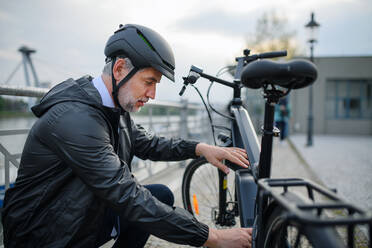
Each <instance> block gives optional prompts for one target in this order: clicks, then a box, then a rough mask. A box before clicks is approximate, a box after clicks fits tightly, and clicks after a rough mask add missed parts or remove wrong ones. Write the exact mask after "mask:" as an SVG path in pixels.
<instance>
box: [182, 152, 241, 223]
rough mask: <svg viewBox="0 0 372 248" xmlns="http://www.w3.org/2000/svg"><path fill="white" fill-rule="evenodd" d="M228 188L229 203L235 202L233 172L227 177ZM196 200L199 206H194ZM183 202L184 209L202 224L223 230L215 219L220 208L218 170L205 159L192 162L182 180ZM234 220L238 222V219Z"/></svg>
mask: <svg viewBox="0 0 372 248" xmlns="http://www.w3.org/2000/svg"><path fill="white" fill-rule="evenodd" d="M226 186H227V189H228V190H227V202H235V201H234V199H235V198H234V197H235V176H234V173H233V171H231V172H230V173H229V174H228V176H227V184H226ZM194 198H196V203H197V206H195V204H194V203H195V202H194V201H195V200H194ZM182 201H183V205H184V208H185V209H186V210H188V211H189V212H190V213H191V214H193V215H194V216H195V218H196V219H198V220H199V221H200V222H203V223H205V224H207V225H213V226H214V227H216V228H223V226H221V225H219V224H217V223H216V219H215V216H216V214H218V207H219V187H218V169H217V168H216V167H214V166H213V165H211V164H209V163H208V161H207V160H206V159H205V158H204V157H201V158H198V159H195V160H193V161H191V162H190V164H188V166H187V167H186V169H185V172H184V174H183V180H182ZM230 207H231V206H230ZM236 207H237V206H236ZM196 208H198V209H196ZM230 210H231V209H230ZM234 219H236V220H238V218H236V217H234ZM236 220H235V223H236V222H237V221H236ZM229 227H230V226H229Z"/></svg>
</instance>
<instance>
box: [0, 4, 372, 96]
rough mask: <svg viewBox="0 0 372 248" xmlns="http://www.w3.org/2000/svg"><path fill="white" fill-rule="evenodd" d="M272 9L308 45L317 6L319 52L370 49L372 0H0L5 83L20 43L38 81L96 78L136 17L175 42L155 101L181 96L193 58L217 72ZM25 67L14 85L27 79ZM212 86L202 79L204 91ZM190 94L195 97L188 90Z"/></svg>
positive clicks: (0, 65)
mask: <svg viewBox="0 0 372 248" xmlns="http://www.w3.org/2000/svg"><path fill="white" fill-rule="evenodd" d="M273 10H275V11H276V12H277V13H278V14H279V15H281V16H286V18H287V19H288V25H289V27H288V28H289V29H290V30H295V31H296V33H297V35H296V37H297V39H298V41H299V44H300V45H301V46H302V48H303V49H304V50H305V51H308V45H307V44H306V33H305V28H304V25H305V24H306V23H307V22H308V21H309V19H310V13H311V12H312V11H314V12H315V19H316V21H317V22H319V23H320V25H321V27H320V32H319V42H318V44H317V45H316V47H315V56H349V55H372V27H371V23H372V0H311V1H310V0H261V1H247V0H229V1H222V0H221V1H220V0H213V1H208V0H205V1H197V0H188V1H181V0H180V1H176V0H166V1H162V0H158V1H149V0H136V1H125V0H121V1H115V0H105V1H99V0H64V1H50V0H33V1H27V0H13V1H6V0H0V33H1V38H0V83H3V82H4V81H5V80H6V79H7V78H8V76H9V75H10V74H11V72H12V70H13V69H14V68H15V67H16V66H17V64H18V63H19V62H20V61H21V56H20V53H19V52H17V50H18V48H19V47H20V46H21V45H27V46H29V47H32V48H35V49H36V50H37V53H36V54H33V55H32V58H33V61H34V63H35V67H36V71H37V73H38V76H39V79H40V81H52V82H53V84H55V83H58V82H60V81H63V80H64V79H66V78H68V77H73V78H77V77H79V76H81V75H84V74H90V75H92V76H99V75H100V72H101V69H102V67H103V65H104V55H103V49H104V45H105V43H106V41H107V39H108V37H109V36H110V35H111V34H112V33H113V31H115V30H116V29H117V27H118V25H119V24H120V23H123V24H126V23H137V24H141V25H145V26H148V27H150V28H152V29H154V30H156V31H158V32H159V33H160V34H162V36H164V37H165V38H166V39H167V40H168V41H169V43H170V44H171V46H172V47H173V49H174V53H175V57H176V84H173V83H171V82H170V81H169V80H167V79H165V78H164V79H163V80H162V83H161V84H160V85H159V88H158V92H157V99H159V100H172V101H176V100H179V96H178V92H179V90H180V89H181V87H182V85H181V77H182V76H184V75H186V74H187V71H188V69H189V67H190V65H191V64H195V65H199V66H201V67H202V68H204V71H205V72H207V73H211V74H215V73H216V72H217V71H218V69H220V68H221V67H223V66H225V65H226V64H227V63H229V62H231V61H233V59H234V57H235V56H237V55H239V53H240V51H242V49H243V48H245V41H246V39H247V37H248V36H249V35H251V34H252V33H253V32H254V28H255V23H256V21H257V19H258V18H259V17H260V16H261V15H262V14H263V13H264V12H268V11H273ZM22 69H23V68H20V70H19V71H18V73H17V74H16V75H15V76H14V77H13V79H12V81H11V84H13V85H22V84H24V76H23V70H22ZM207 84H208V82H207V81H202V80H201V81H200V82H199V85H200V86H201V89H202V90H203V91H205V89H206V86H207ZM226 92H228V91H226V90H224V89H223V88H222V87H219V88H217V89H216V90H215V91H214V92H213V94H212V97H213V98H215V99H216V100H217V101H218V102H225V101H227V100H228V98H229V96H231V95H230V94H228V93H226ZM185 97H186V98H189V99H190V100H191V101H197V98H196V93H194V92H193V90H192V89H191V88H188V89H187V91H186V93H185Z"/></svg>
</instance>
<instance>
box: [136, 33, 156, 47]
mask: <svg viewBox="0 0 372 248" xmlns="http://www.w3.org/2000/svg"><path fill="white" fill-rule="evenodd" d="M137 34H138V35H139V37H141V38H142V40H143V41H144V42H145V43H146V45H148V46H149V47H150V48H151V50H153V51H156V50H155V49H154V47H153V46H152V45H151V43H150V42H149V41H148V40H147V39H146V37H145V36H144V35H143V34H142V33H141V32H140V31H138V30H137Z"/></svg>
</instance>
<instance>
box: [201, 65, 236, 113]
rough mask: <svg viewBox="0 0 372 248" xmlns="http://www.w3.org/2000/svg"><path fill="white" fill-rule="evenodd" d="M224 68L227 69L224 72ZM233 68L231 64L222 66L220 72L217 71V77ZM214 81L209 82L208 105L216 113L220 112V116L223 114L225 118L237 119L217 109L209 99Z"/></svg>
mask: <svg viewBox="0 0 372 248" xmlns="http://www.w3.org/2000/svg"><path fill="white" fill-rule="evenodd" d="M226 69H227V70H226ZM223 70H225V71H224V72H223ZM230 70H231V66H225V67H223V68H221V69H220V70H219V71H218V72H217V74H216V77H218V76H220V75H222V74H224V73H226V72H228V71H230ZM213 83H214V82H213V81H211V83H210V84H209V87H208V91H207V102H208V106H209V107H210V108H211V109H212V111H214V112H215V113H216V114H218V115H220V116H222V117H224V118H227V119H230V120H235V118H232V117H231V116H228V115H225V114H223V113H220V112H219V111H217V110H216V109H215V108H214V107H213V106H212V104H211V102H210V100H209V92H210V91H211V88H212V86H213Z"/></svg>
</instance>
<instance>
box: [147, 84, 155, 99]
mask: <svg viewBox="0 0 372 248" xmlns="http://www.w3.org/2000/svg"><path fill="white" fill-rule="evenodd" d="M155 95H156V84H154V85H152V86H151V87H150V89H148V91H147V93H146V97H148V98H151V99H155Z"/></svg>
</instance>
